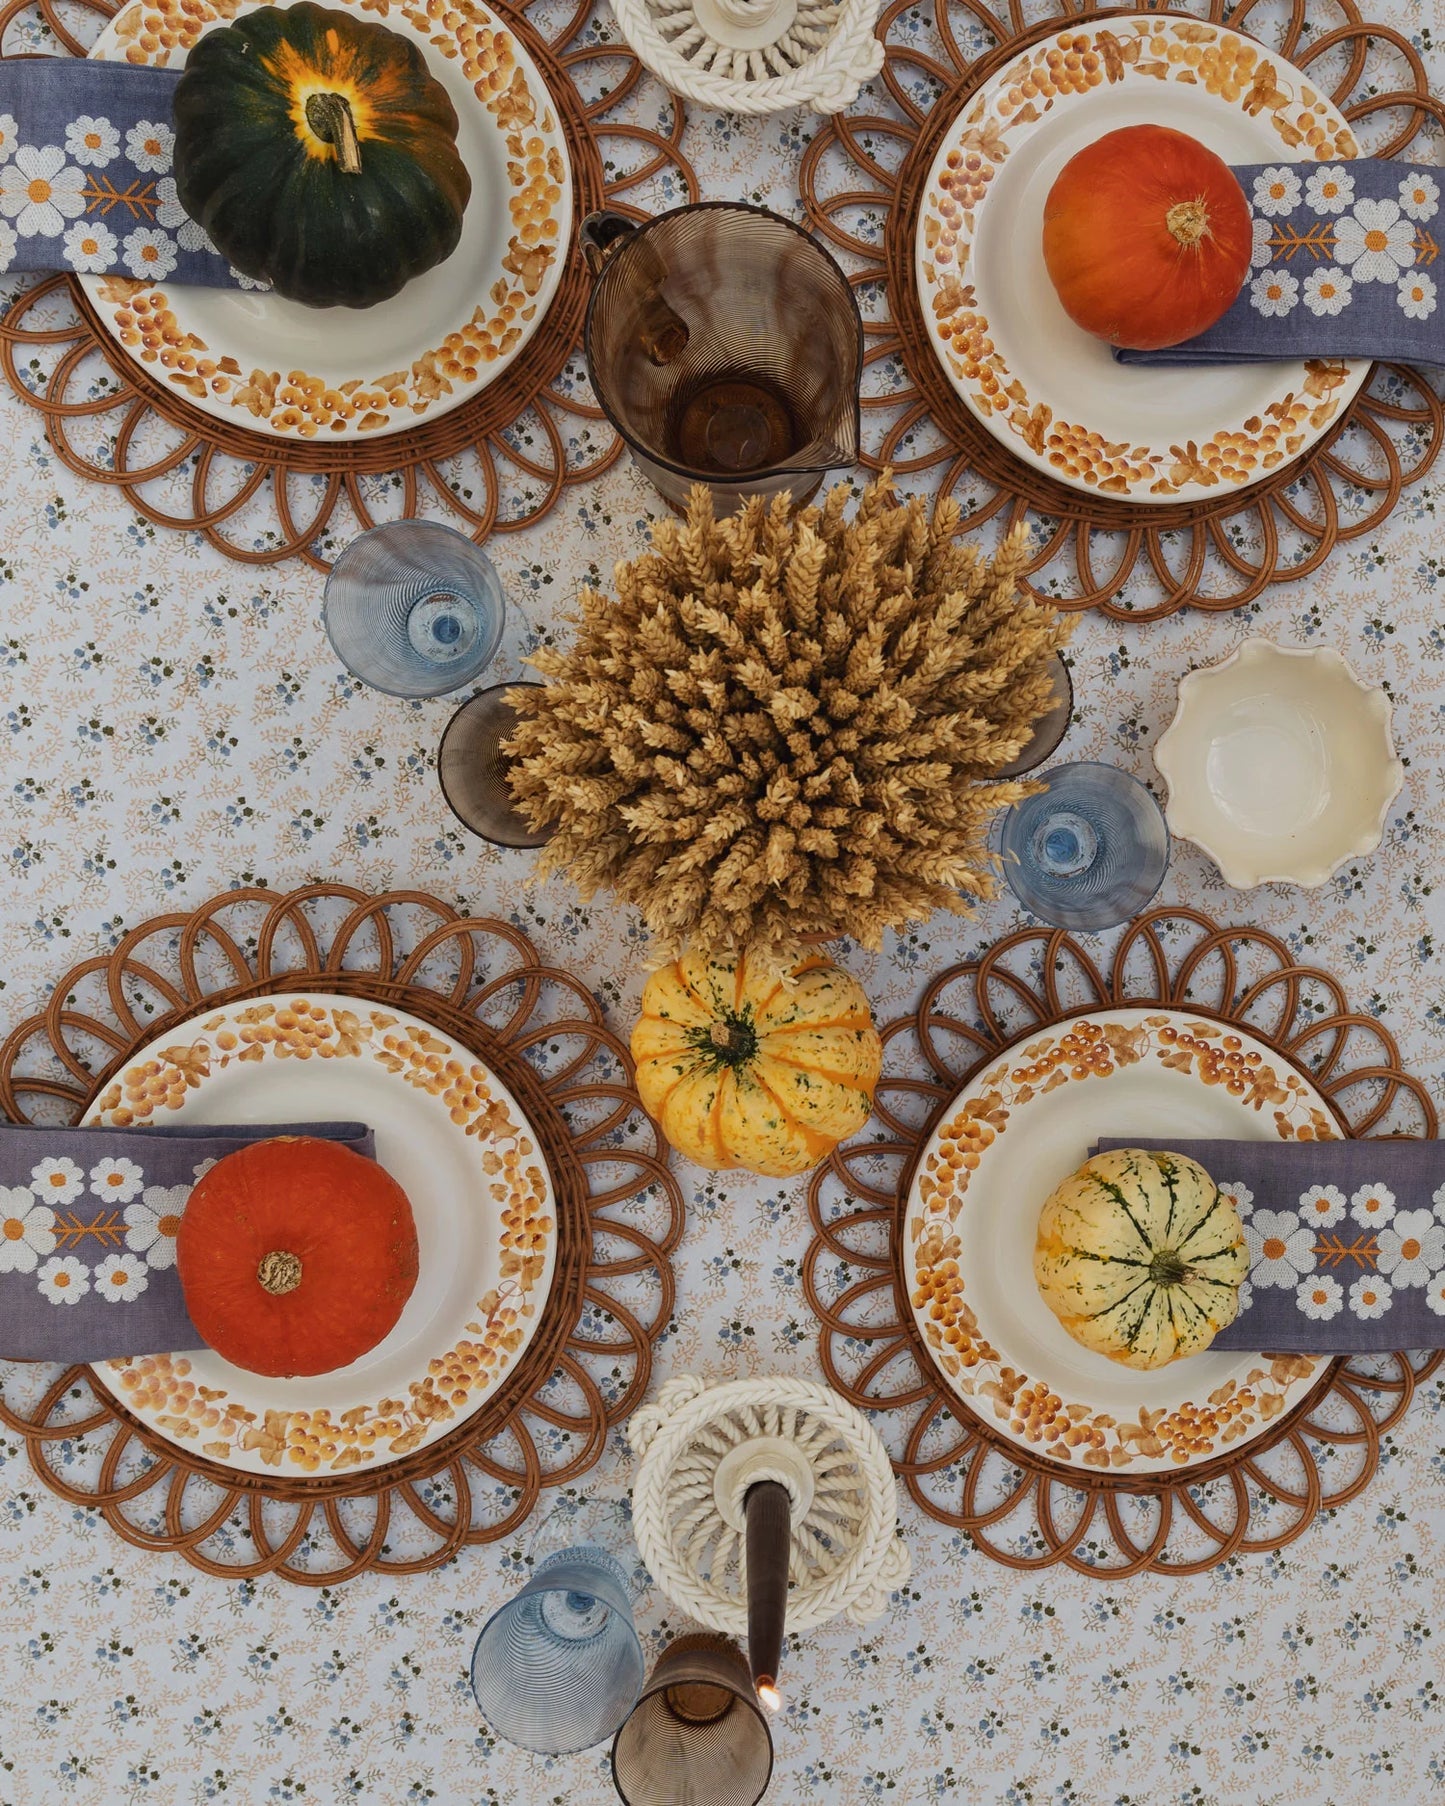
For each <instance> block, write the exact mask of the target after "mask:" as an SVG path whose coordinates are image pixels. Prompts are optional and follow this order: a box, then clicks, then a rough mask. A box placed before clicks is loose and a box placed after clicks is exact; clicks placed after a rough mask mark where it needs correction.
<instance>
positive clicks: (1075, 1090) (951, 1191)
mask: <svg viewBox="0 0 1445 1806" xmlns="http://www.w3.org/2000/svg"><path fill="white" fill-rule="evenodd" d="M1301 1130H1306V1131H1307V1132H1308V1133H1309V1134H1310V1135H1311V1136H1312V1137H1316V1138H1318V1137H1321V1136H1330V1135H1335V1134H1338V1132H1339V1130H1338V1125H1337V1123H1336V1119H1335V1118H1334V1116H1333V1115H1332V1114H1331V1112H1330V1109H1329V1106H1328V1105H1327V1104H1326V1102H1325V1100H1324V1098H1322V1097H1321V1096H1320V1094H1319V1092H1318V1091H1317V1090H1316V1089H1315V1087H1314V1086H1313V1085H1312V1084H1310V1083H1309V1081H1308V1080H1306V1079H1304V1078H1302V1077H1301V1076H1300V1074H1299V1073H1297V1072H1296V1071H1295V1069H1294V1068H1293V1067H1292V1066H1290V1065H1288V1064H1286V1063H1285V1062H1284V1061H1282V1060H1281V1059H1280V1058H1279V1056H1278V1055H1277V1054H1275V1053H1274V1052H1273V1051H1272V1050H1271V1049H1270V1048H1268V1047H1265V1046H1264V1045H1263V1044H1261V1043H1260V1042H1257V1041H1254V1040H1253V1039H1251V1037H1250V1036H1248V1035H1245V1034H1241V1033H1240V1032H1239V1031H1238V1030H1237V1029H1235V1028H1234V1027H1233V1025H1224V1024H1221V1023H1217V1022H1208V1021H1204V1020H1202V1019H1201V1018H1199V1017H1195V1016H1189V1015H1185V1014H1182V1013H1180V1012H1178V1011H1166V1010H1151V1009H1126V1010H1108V1011H1099V1012H1096V1013H1091V1014H1089V1015H1086V1016H1078V1017H1075V1018H1073V1019H1072V1020H1070V1021H1066V1022H1063V1023H1059V1024H1057V1025H1056V1026H1055V1027H1053V1028H1049V1029H1044V1030H1041V1031H1040V1033H1039V1034H1038V1035H1037V1036H1036V1037H1035V1038H1034V1039H1032V1040H1031V1041H1029V1042H1028V1043H1027V1044H1026V1045H1023V1046H1015V1047H1013V1048H1011V1049H1010V1050H1009V1051H1008V1052H1007V1053H1006V1054H1004V1055H1003V1056H1001V1058H1000V1059H999V1060H998V1061H996V1062H995V1064H994V1065H993V1066H992V1067H991V1068H989V1069H988V1070H987V1071H986V1072H984V1073H982V1074H980V1075H979V1076H978V1077H976V1078H975V1079H973V1080H972V1081H971V1082H970V1084H969V1086H968V1088H967V1090H966V1091H965V1092H964V1093H963V1095H961V1096H960V1097H959V1098H958V1099H957V1100H956V1102H955V1103H954V1104H953V1105H952V1106H950V1108H949V1109H948V1111H947V1112H946V1113H945V1115H944V1116H943V1118H942V1120H941V1121H940V1124H939V1127H938V1128H937V1129H936V1130H935V1131H934V1133H933V1135H932V1137H931V1138H930V1140H929V1143H928V1145H927V1147H926V1148H925V1149H924V1151H923V1156H922V1158H921V1159H920V1161H919V1164H918V1169H917V1171H916V1172H915V1174H914V1178H913V1185H912V1189H911V1192H910V1194H909V1199H908V1206H907V1209H906V1211H905V1214H904V1224H903V1229H904V1237H905V1239H904V1244H903V1245H904V1255H903V1261H904V1270H905V1276H906V1279H907V1282H908V1286H909V1290H910V1294H911V1297H912V1301H913V1312H914V1318H915V1321H916V1322H917V1324H918V1328H919V1332H920V1334H921V1336H922V1338H923V1341H924V1344H925V1346H926V1347H927V1349H928V1352H929V1354H930V1356H931V1357H932V1359H933V1361H934V1363H935V1365H936V1366H937V1367H938V1369H939V1371H940V1372H941V1373H942V1374H943V1376H944V1378H945V1379H946V1380H947V1381H948V1383H949V1385H950V1386H951V1387H952V1388H953V1390H954V1391H955V1392H956V1393H957V1394H958V1396H959V1397H960V1398H961V1399H963V1400H964V1401H965V1402H966V1403H967V1405H968V1406H969V1408H970V1409H971V1410H972V1411H973V1412H974V1413H975V1414H976V1415H978V1416H979V1417H981V1418H983V1420H984V1421H985V1422H986V1423H988V1424H990V1425H991V1427H992V1428H993V1429H994V1430H995V1431H996V1432H997V1433H998V1434H999V1435H1001V1436H1004V1437H1006V1438H1007V1439H1008V1440H1009V1441H1011V1442H1013V1443H1016V1444H1017V1445H1018V1446H1019V1447H1020V1448H1021V1449H1024V1450H1026V1451H1027V1452H1028V1453H1029V1454H1030V1455H1032V1456H1034V1457H1035V1458H1038V1457H1046V1458H1048V1459H1051V1460H1054V1461H1056V1462H1059V1463H1061V1464H1064V1465H1066V1466H1069V1467H1074V1468H1095V1469H1099V1470H1103V1471H1107V1472H1110V1473H1132V1474H1145V1473H1161V1472H1178V1471H1180V1470H1181V1469H1186V1468H1189V1467H1193V1466H1197V1465H1198V1464H1199V1463H1201V1462H1206V1461H1210V1460H1212V1459H1214V1457H1215V1456H1217V1455H1219V1454H1221V1453H1223V1452H1224V1450H1225V1449H1236V1448H1238V1447H1240V1446H1241V1444H1246V1443H1248V1442H1251V1441H1253V1440H1254V1439H1255V1438H1256V1437H1259V1436H1262V1435H1264V1434H1265V1433H1266V1432H1267V1431H1268V1430H1269V1428H1270V1426H1271V1425H1272V1424H1275V1423H1277V1422H1278V1420H1279V1417H1280V1414H1281V1413H1282V1412H1284V1411H1287V1410H1289V1409H1290V1408H1291V1407H1292V1406H1293V1405H1294V1404H1296V1403H1298V1401H1299V1400H1300V1399H1302V1398H1303V1397H1304V1396H1305V1395H1306V1394H1307V1393H1308V1392H1309V1390H1310V1388H1311V1387H1312V1386H1313V1385H1314V1384H1315V1383H1316V1382H1317V1381H1318V1380H1319V1378H1320V1376H1321V1374H1322V1373H1323V1371H1324V1369H1325V1367H1326V1366H1327V1365H1328V1362H1326V1361H1324V1360H1322V1359H1320V1358H1317V1357H1312V1356H1307V1355H1287V1356H1280V1357H1271V1356H1268V1355H1257V1354H1218V1353H1215V1352H1213V1351H1206V1352H1205V1353H1203V1354H1198V1355H1191V1356H1190V1357H1189V1358H1188V1359H1186V1360H1182V1361H1174V1362H1171V1363H1170V1365H1169V1366H1167V1367H1161V1368H1158V1369H1156V1370H1154V1371H1153V1372H1140V1371H1138V1370H1136V1369H1134V1368H1130V1367H1124V1366H1121V1365H1120V1364H1119V1363H1118V1362H1116V1361H1111V1360H1109V1359H1107V1358H1106V1357H1105V1356H1104V1355H1100V1354H1095V1353H1093V1352H1092V1351H1091V1350H1089V1349H1086V1348H1081V1347H1080V1346H1079V1344H1078V1343H1077V1342H1075V1341H1074V1340H1073V1339H1072V1338H1071V1337H1070V1336H1069V1335H1067V1334H1066V1332H1065V1331H1064V1329H1063V1328H1062V1327H1061V1325H1060V1324H1059V1321H1058V1319H1057V1318H1056V1317H1055V1316H1054V1314H1053V1312H1052V1311H1051V1310H1050V1309H1049V1307H1048V1306H1047V1305H1046V1304H1045V1303H1044V1301H1043V1299H1042V1298H1041V1297H1040V1296H1039V1290H1038V1286H1037V1284H1036V1283H1035V1281H1034V1272H1033V1254H1034V1240H1035V1236H1036V1233H1037V1230H1038V1221H1039V1212H1040V1210H1041V1209H1042V1208H1043V1204H1044V1200H1045V1199H1046V1198H1047V1197H1048V1195H1049V1193H1050V1192H1051V1191H1052V1190H1053V1189H1054V1187H1055V1186H1056V1185H1058V1184H1059V1183H1060V1182H1061V1181H1062V1180H1064V1179H1066V1178H1068V1176H1069V1174H1070V1173H1072V1172H1074V1171H1075V1170H1076V1169H1077V1168H1078V1167H1080V1166H1081V1165H1082V1164H1083V1162H1084V1160H1085V1158H1086V1157H1087V1156H1088V1153H1089V1150H1090V1148H1091V1147H1092V1146H1093V1144H1094V1143H1095V1142H1096V1141H1097V1140H1099V1138H1100V1137H1101V1136H1103V1135H1109V1136H1115V1135H1122V1136H1128V1135H1141V1136H1144V1135H1148V1136H1154V1137H1159V1136H1163V1137H1166V1138H1167V1137H1169V1136H1175V1135H1177V1136H1178V1137H1179V1138H1180V1139H1181V1140H1184V1139H1197V1140H1216V1139H1218V1140H1235V1141H1270V1140H1273V1139H1274V1138H1275V1137H1276V1136H1278V1137H1279V1138H1280V1139H1281V1140H1290V1139H1293V1138H1295V1137H1296V1136H1298V1135H1299V1134H1300V1132H1301ZM1213 1177H1214V1178H1215V1180H1216V1181H1217V1183H1218V1184H1219V1186H1220V1187H1221V1189H1222V1190H1225V1191H1229V1190H1230V1189H1231V1181H1232V1179H1233V1175H1232V1174H1230V1173H1228V1172H1224V1171H1221V1172H1217V1173H1215V1174H1214V1175H1213Z"/></svg>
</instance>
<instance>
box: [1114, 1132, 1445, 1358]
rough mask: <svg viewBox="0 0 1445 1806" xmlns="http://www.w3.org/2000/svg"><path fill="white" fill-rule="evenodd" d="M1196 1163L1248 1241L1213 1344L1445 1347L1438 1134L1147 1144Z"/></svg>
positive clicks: (1135, 1142)
mask: <svg viewBox="0 0 1445 1806" xmlns="http://www.w3.org/2000/svg"><path fill="white" fill-rule="evenodd" d="M1124 1147H1129V1148H1163V1149H1167V1150H1169V1151H1170V1152H1172V1153H1176V1154H1187V1155H1188V1156H1189V1157H1190V1159H1192V1160H1197V1161H1198V1162H1199V1164H1200V1165H1201V1166H1202V1167H1203V1168H1204V1170H1205V1171H1206V1172H1207V1173H1208V1174H1209V1175H1210V1177H1211V1178H1212V1179H1213V1180H1214V1182H1215V1184H1216V1185H1217V1186H1218V1187H1219V1189H1220V1190H1221V1191H1222V1192H1224V1193H1225V1194H1226V1195H1228V1196H1230V1197H1232V1198H1233V1199H1234V1202H1235V1205H1236V1206H1237V1208H1238V1210H1239V1214H1240V1218H1241V1220H1242V1221H1243V1223H1244V1233H1245V1237H1246V1239H1247V1240H1248V1242H1249V1278H1248V1279H1247V1280H1246V1282H1245V1284H1244V1286H1243V1288H1242V1290H1241V1293H1240V1311H1239V1315H1238V1316H1237V1317H1236V1318H1235V1320H1234V1322H1233V1323H1231V1324H1230V1325H1229V1327H1228V1329H1222V1330H1220V1332H1219V1334H1218V1335H1217V1336H1216V1337H1215V1338H1214V1341H1213V1343H1212V1346H1213V1347H1214V1348H1217V1349H1220V1350H1221V1351H1225V1352H1227V1351H1229V1350H1232V1349H1241V1350H1251V1351H1259V1350H1267V1351H1269V1352H1270V1353H1271V1354H1284V1353H1298V1354H1369V1353H1387V1354H1388V1353H1391V1352H1393V1351H1394V1350H1395V1349H1397V1348H1439V1347H1440V1346H1441V1345H1442V1344H1445V1142H1439V1141H1406V1140H1399V1141H1395V1140H1383V1141H1344V1140H1340V1141H1151V1140H1141V1139H1140V1138H1139V1137H1137V1136H1134V1137H1130V1138H1128V1139H1125V1138H1122V1137H1111V1138H1106V1139H1105V1140H1102V1141H1100V1142H1099V1143H1098V1144H1097V1145H1096V1146H1095V1148H1094V1150H1093V1151H1094V1152H1095V1153H1101V1152H1104V1151H1106V1150H1107V1149H1109V1148H1124Z"/></svg>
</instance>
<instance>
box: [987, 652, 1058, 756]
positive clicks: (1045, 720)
mask: <svg viewBox="0 0 1445 1806" xmlns="http://www.w3.org/2000/svg"><path fill="white" fill-rule="evenodd" d="M1049 675H1050V677H1051V679H1052V680H1053V686H1054V693H1053V698H1052V700H1051V701H1050V703H1049V706H1048V708H1047V709H1046V710H1045V711H1044V713H1043V714H1042V715H1040V716H1039V718H1038V720H1037V721H1036V722H1035V723H1034V727H1033V733H1032V734H1031V735H1030V737H1029V740H1028V743H1027V744H1026V745H1025V746H1023V747H1021V748H1020V749H1019V751H1018V753H1017V754H1016V755H1015V757H1014V758H1012V759H1010V760H1009V762H1008V764H1007V765H1000V766H999V768H998V770H997V771H996V772H995V773H994V774H993V775H994V776H995V777H996V778H1021V777H1022V776H1023V775H1024V773H1025V772H1026V771H1036V770H1037V769H1038V767H1039V766H1040V765H1042V764H1043V762H1044V760H1045V759H1051V758H1053V756H1054V754H1055V753H1056V752H1057V751H1058V750H1059V746H1060V744H1061V742H1062V741H1063V738H1064V735H1065V734H1066V733H1068V731H1069V726H1070V724H1071V723H1072V721H1073V718H1074V680H1073V678H1072V677H1071V676H1070V674H1069V667H1068V665H1067V664H1066V663H1065V661H1064V655H1063V653H1061V652H1053V653H1050V655H1049Z"/></svg>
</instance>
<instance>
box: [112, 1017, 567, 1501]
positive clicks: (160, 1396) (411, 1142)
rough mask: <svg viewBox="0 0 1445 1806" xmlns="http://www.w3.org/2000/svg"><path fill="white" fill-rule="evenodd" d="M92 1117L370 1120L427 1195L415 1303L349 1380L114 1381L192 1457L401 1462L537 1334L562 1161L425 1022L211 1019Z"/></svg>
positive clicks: (398, 1168)
mask: <svg viewBox="0 0 1445 1806" xmlns="http://www.w3.org/2000/svg"><path fill="white" fill-rule="evenodd" d="M85 1120H86V1121H87V1123H109V1124H113V1125H114V1126H116V1127H117V1128H130V1127H135V1126H137V1125H139V1124H144V1123H149V1122H160V1121H164V1122H166V1123H168V1124H170V1123H186V1124H188V1125H199V1124H203V1123H257V1122H264V1123H272V1122H275V1123H286V1122H323V1121H354V1122H364V1123H366V1124H368V1125H369V1126H370V1128H371V1129H372V1130H373V1131H374V1133H375V1136H376V1157H377V1159H378V1161H379V1162H380V1163H381V1165H382V1166H383V1167H385V1169H386V1170H387V1172H389V1173H390V1174H391V1176H392V1177H393V1178H394V1179H395V1180H397V1182H398V1183H399V1184H400V1185H401V1187H402V1189H403V1190H404V1191H405V1192H406V1195H407V1197H408V1198H409V1199H410V1201H411V1207H412V1212H413V1215H414V1216H415V1218H416V1230H417V1242H418V1250H419V1272H418V1276H417V1282H416V1287H415V1290H414V1291H413V1292H412V1295H411V1297H410V1298H409V1299H408V1301H407V1304H406V1308H405V1309H404V1310H403V1311H402V1314H401V1318H400V1320H399V1321H398V1323H397V1325H396V1327H395V1328H394V1329H393V1330H392V1332H391V1334H390V1335H389V1336H387V1337H386V1338H385V1340H384V1341H382V1342H380V1343H378V1344H377V1346H376V1347H375V1348H373V1349H372V1350H371V1352H370V1353H369V1354H366V1355H363V1356H362V1358H361V1359H360V1360H359V1361H355V1362H353V1363H352V1364H351V1365H350V1366H348V1367H344V1368H340V1369H338V1370H337V1371H336V1372H334V1373H325V1374H318V1375H314V1376H311V1377H307V1378H303V1379H289V1380H288V1379H272V1378H268V1377H265V1376H263V1375H260V1374H255V1373H248V1372H246V1371H245V1370H244V1369H242V1368H239V1367H234V1366H232V1365H231V1363H230V1362H229V1361H223V1360H222V1359H221V1357H220V1356H219V1355H217V1354H215V1353H214V1352H213V1351H211V1350H209V1349H205V1350H201V1351H199V1352H195V1353H187V1354H163V1355H153V1356H151V1355H148V1356H131V1357H127V1358H125V1359H121V1360H115V1361H106V1362H102V1363H101V1364H100V1365H99V1366H98V1367H97V1369H96V1371H97V1373H98V1374H99V1376H100V1377H101V1379H102V1380H104V1381H105V1382H106V1383H107V1384H108V1385H109V1386H110V1387H111V1389H112V1390H113V1391H114V1393H115V1396H116V1397H117V1398H118V1399H119V1400H120V1401H121V1403H122V1404H124V1405H125V1406H126V1408H127V1409H128V1410H129V1411H130V1412H131V1413H132V1415H134V1416H135V1417H137V1418H138V1419H139V1420H140V1421H141V1422H142V1423H144V1424H145V1425H147V1426H148V1428H150V1429H152V1430H154V1431H155V1432H156V1433H157V1434H158V1435H160V1436H163V1437H165V1438H167V1439H168V1440H169V1441H171V1442H176V1443H179V1444H180V1446H181V1447H183V1448H185V1449H186V1450H187V1451H188V1452H189V1453H190V1454H193V1455H204V1456H206V1457H207V1458H208V1459H209V1460H211V1461H214V1462H217V1463H219V1464H220V1465H221V1466H223V1467H234V1468H240V1469H242V1470H244V1471H245V1472H248V1473H262V1474H264V1473H279V1474H284V1475H286V1476H288V1477H291V1478H301V1477H305V1476H308V1475H316V1476H318V1477H320V1476H325V1475H331V1474H340V1473H345V1472H346V1471H347V1470H348V1469H349V1468H358V1467H362V1466H367V1467H384V1466H385V1465H387V1463H388V1462H392V1461H399V1460H400V1459H401V1458H402V1457H403V1456H405V1455H410V1454H411V1453H412V1452H413V1451H414V1450H416V1449H420V1448H425V1447H426V1445H427V1444H428V1443H430V1442H434V1441H436V1440H437V1438H438V1437H440V1436H443V1435H445V1434H447V1433H448V1432H449V1431H450V1430H452V1429H454V1428H455V1427H456V1425H457V1423H458V1422H459V1421H460V1420H461V1419H462V1418H464V1417H467V1416H469V1415H470V1414H471V1413H472V1412H474V1411H475V1410H476V1409H477V1408H478V1407H479V1406H480V1405H481V1404H482V1402H483V1401H484V1399H485V1398H486V1397H487V1396H488V1394H489V1393H490V1392H492V1391H493V1390H494V1389H495V1388H496V1387H497V1385H498V1384H500V1383H501V1381H502V1380H503V1379H505V1377H506V1376H507V1375H508V1374H509V1373H510V1371H511V1369H512V1367H513V1366H514V1365H515V1363H516V1361H517V1358H518V1357H519V1355H520V1354H521V1352H522V1350H523V1349H524V1348H525V1347H526V1346H527V1344H528V1342H529V1341H530V1340H531V1338H532V1336H533V1334H534V1333H535V1331H536V1328H537V1324H538V1322H539V1320H540V1317H541V1312H542V1307H543V1305H544V1303H545V1302H546V1298H547V1293H548V1290H549V1288H550V1286H551V1281H552V1272H553V1268H554V1266H555V1263H556V1247H557V1232H556V1210H555V1203H554V1195H553V1189H552V1183H551V1179H550V1177H549V1174H548V1171H547V1165H546V1161H545V1159H544V1158H543V1155H542V1153H541V1151H540V1149H539V1148H538V1146H537V1141H536V1137H535V1135H534V1134H533V1133H532V1131H531V1128H530V1125H529V1124H528V1122H527V1119H526V1117H525V1115H524V1114H523V1112H522V1109H521V1106H520V1105H519V1104H518V1103H517V1100H516V1099H515V1098H514V1097H513V1096H512V1094H511V1092H509V1091H508V1090H507V1088H506V1086H505V1085H503V1084H502V1083H501V1081H500V1080H499V1079H498V1078H497V1076H496V1074H495V1073H493V1072H492V1071H491V1070H490V1069H489V1068H488V1067H487V1065H486V1063H485V1062H484V1061H483V1060H481V1059H480V1058H478V1056H477V1055H476V1054H474V1053H471V1052H469V1051H468V1050H467V1049H466V1048H464V1047H460V1046H457V1045H454V1044H453V1043H452V1042H451V1041H450V1040H449V1039H448V1038H447V1037H446V1036H445V1035H442V1034H440V1033H439V1032H438V1031H437V1030H436V1029H433V1028H429V1027H428V1026H427V1025H426V1024H425V1023H423V1022H419V1021H418V1020H417V1019H416V1017H414V1016H408V1015H405V1014H404V1013H403V1012H402V1011H400V1010H394V1009H390V1008H385V1007H383V1006H381V1005H378V1004H373V1003H368V1002H366V1001H365V1000H364V999H360V998H354V997H338V996H331V995H326V994H321V993H314V992H307V993H304V994H296V995H285V994H283V995H280V996H277V997H263V998H259V999H257V1000H255V1001H253V1002H249V1003H233V1004H228V1005H226V1006H224V1007H223V1008H220V1009H215V1010H208V1011H206V1012H205V1013H204V1014H201V1015H197V1016H194V1017H192V1018H191V1019H190V1020H189V1021H187V1022H184V1023H182V1024H181V1025H180V1026H179V1027H177V1028H173V1029H168V1030H167V1031H166V1032H165V1033H164V1034H163V1035H161V1036H159V1037H158V1038H157V1040H156V1041H154V1042H152V1043H150V1044H149V1045H148V1046H146V1047H144V1048H142V1049H141V1050H140V1051H139V1052H138V1053H136V1054H135V1055H134V1056H133V1057H132V1058H131V1059H130V1060H129V1061H127V1063H126V1065H125V1066H124V1067H123V1068H122V1070H121V1071H120V1072H119V1073H118V1074H117V1075H116V1077H115V1079H114V1080H113V1082H112V1083H111V1084H110V1085H108V1086H107V1087H106V1089H105V1091H104V1092H102V1094H101V1095H100V1096H99V1097H98V1098H97V1099H96V1101H95V1103H94V1104H93V1105H92V1107H91V1109H90V1110H89V1112H88V1113H87V1115H86V1119H85Z"/></svg>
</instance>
